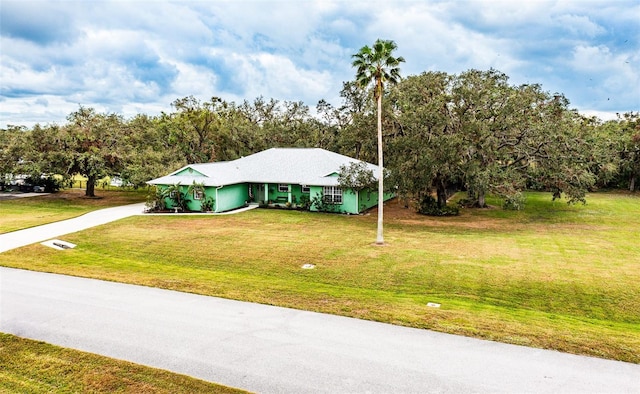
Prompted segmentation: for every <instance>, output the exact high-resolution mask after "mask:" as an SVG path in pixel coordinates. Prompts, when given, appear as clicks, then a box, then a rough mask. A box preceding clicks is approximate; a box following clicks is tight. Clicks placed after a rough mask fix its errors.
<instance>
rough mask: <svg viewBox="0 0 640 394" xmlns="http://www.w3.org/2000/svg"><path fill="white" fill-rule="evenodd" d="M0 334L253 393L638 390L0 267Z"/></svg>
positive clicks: (549, 367)
mask: <svg viewBox="0 0 640 394" xmlns="http://www.w3.org/2000/svg"><path fill="white" fill-rule="evenodd" d="M0 331H2V332H6V333H11V334H15V335H18V336H21V337H25V338H33V339H38V340H42V341H46V342H49V343H53V344H56V345H61V346H65V347H69V348H75V349H80V350H85V351H89V352H93V353H98V354H102V355H106V356H110V357H114V358H118V359H124V360H129V361H133V362H136V363H140V364H145V365H149V366H154V367H158V368H163V369H167V370H171V371H176V372H179V373H184V374H187V375H191V376H195V377H198V378H201V379H205V380H209V381H213V382H218V383H221V384H225V385H229V386H233V387H239V388H243V389H247V390H251V391H256V392H263V393H305V392H332V393H346V392H349V393H355V392H358V393H361V392H372V393H378V392H379V393H391V392H393V393H400V392H420V393H428V392H439V393H466V392H469V393H475V392H481V393H486V392H492V393H493V392H496V393H497V392H511V393H515V392H517V393H522V392H532V393H534V392H535V393H640V365H636V364H630V363H622V362H616V361H608V360H602V359H597V358H590V357H582V356H575V355H569V354H564V353H559V352H555V351H548V350H540V349H532V348H526V347H521V346H513V345H506V344H501V343H496V342H490V341H483V340H477V339H471V338H465V337H459V336H454V335H447V334H441V333H436V332H431V331H427V330H418V329H412V328H406V327H399V326H393V325H388V324H382V323H375V322H369V321H363V320H357V319H350V318H345V317H339V316H332V315H324V314H319V313H312V312H305V311H298V310H292V309H286V308H278V307H272V306H265V305H258V304H251V303H244V302H238V301H231V300H225V299H219V298H213V297H204V296H198V295H193V294H186V293H179V292H173V291H167V290H160V289H155V288H148V287H141V286H132V285H125V284H120V283H113V282H104V281H98V280H91V279H82V278H76V277H69V276H63V275H54V274H46V273H39V272H29V271H23V270H16V269H9V268H0Z"/></svg>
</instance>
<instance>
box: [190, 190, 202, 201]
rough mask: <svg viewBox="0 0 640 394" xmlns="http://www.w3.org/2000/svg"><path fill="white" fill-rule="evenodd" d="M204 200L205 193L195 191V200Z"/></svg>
mask: <svg viewBox="0 0 640 394" xmlns="http://www.w3.org/2000/svg"><path fill="white" fill-rule="evenodd" d="M203 198H204V191H202V190H194V191H193V199H194V200H202V199H203Z"/></svg>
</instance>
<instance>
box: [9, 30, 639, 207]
mask: <svg viewBox="0 0 640 394" xmlns="http://www.w3.org/2000/svg"><path fill="white" fill-rule="evenodd" d="M376 48H377V49H376ZM395 49H396V48H395V46H394V45H389V43H388V42H376V43H375V44H374V46H373V47H372V48H369V47H364V48H362V50H361V52H359V53H358V54H356V55H354V62H353V64H354V66H356V68H357V71H362V74H363V75H360V73H359V72H358V73H357V75H356V78H355V80H354V81H347V82H344V84H343V87H342V91H341V92H340V97H341V100H342V101H341V102H340V103H338V104H337V105H334V104H332V103H328V102H327V101H325V100H321V101H320V102H318V103H317V105H316V107H315V111H314V110H312V109H310V108H309V107H308V106H306V105H305V104H304V103H301V102H295V101H278V100H276V99H266V98H264V97H257V98H255V99H254V100H252V101H249V100H245V101H243V102H242V103H235V102H228V101H225V100H223V99H220V98H216V97H213V98H211V99H210V100H208V101H202V100H200V99H197V98H194V97H192V96H189V97H184V98H181V99H177V100H175V101H174V102H173V111H171V112H168V113H161V114H160V115H158V116H151V115H147V114H139V115H137V116H135V117H133V118H131V119H125V118H123V117H122V116H121V115H118V114H114V113H100V112H98V111H96V110H95V109H93V108H89V107H84V106H80V107H79V108H78V109H77V110H76V111H74V112H72V113H71V114H69V116H68V118H67V121H66V122H65V123H63V124H48V125H40V124H36V125H35V126H33V127H30V128H27V127H22V126H8V127H7V128H5V129H1V130H0V187H1V186H2V185H3V184H5V183H7V182H9V181H10V180H11V177H12V174H20V175H25V176H31V177H32V178H33V179H43V178H46V177H49V176H52V175H53V174H56V175H57V176H62V177H63V178H64V179H69V178H70V177H72V176H73V175H83V176H85V177H86V178H87V190H86V195H88V196H93V195H95V186H96V182H97V181H98V180H99V179H101V178H102V177H104V176H119V177H121V178H122V179H123V181H124V182H126V183H131V184H133V185H134V186H142V185H145V182H146V181H148V180H150V179H152V178H156V177H159V176H161V175H165V174H166V173H168V172H170V171H172V170H175V169H177V168H179V167H181V166H183V165H185V164H187V163H197V162H208V161H221V160H233V159H236V158H239V157H242V156H246V155H249V154H252V153H255V152H258V151H261V150H264V149H267V148H270V147H320V148H323V149H328V150H331V151H335V152H338V153H341V154H345V155H348V156H351V157H354V158H357V159H360V160H364V161H367V162H375V161H376V157H378V155H379V157H380V158H382V156H383V155H384V157H386V158H387V160H386V166H385V168H386V169H387V170H388V173H389V177H388V178H387V177H385V179H388V180H387V181H386V182H387V186H388V187H390V188H393V190H395V191H397V192H398V193H399V194H400V195H401V196H402V197H403V198H404V199H405V200H406V201H407V203H409V202H410V201H414V202H416V206H419V205H420V204H419V203H420V202H422V201H423V200H425V199H426V198H427V197H432V196H433V197H435V198H436V202H437V205H438V206H439V207H440V208H443V207H445V206H446V204H447V199H448V197H449V196H450V195H451V193H452V191H456V190H465V191H466V192H467V193H468V196H469V197H468V203H469V205H475V206H485V205H486V201H485V196H486V195H487V194H493V195H498V196H501V197H502V198H503V199H504V201H505V203H506V204H507V205H508V206H510V207H515V208H518V207H520V206H521V201H519V198H520V196H521V192H522V191H523V190H525V189H536V190H545V191H548V192H549V193H550V197H551V198H558V197H565V198H566V200H567V201H568V202H579V201H584V200H585V193H586V192H588V191H589V190H594V189H596V188H626V189H628V190H631V191H635V190H638V189H639V188H640V186H639V185H640V120H639V119H640V113H638V112H631V113H626V114H621V115H619V116H618V118H617V119H615V120H611V121H607V122H602V121H600V120H599V119H597V118H593V117H592V118H588V117H584V116H582V115H580V114H579V113H578V112H577V111H575V110H573V109H571V108H570V104H569V101H568V99H567V98H566V97H564V95H562V94H561V93H553V94H552V93H550V92H546V91H544V90H543V88H542V86H540V85H537V84H525V85H513V84H511V83H510V82H509V78H508V76H507V75H505V74H504V73H501V72H499V71H498V70H493V69H490V70H485V71H481V70H468V71H465V72H462V73H460V74H448V73H444V72H424V73H421V74H419V75H410V76H407V77H406V78H404V79H400V78H399V69H398V64H399V63H400V62H401V61H402V60H403V59H402V58H395V57H393V56H392V54H391V52H393V50H395ZM389 50H390V51H389ZM379 52H380V53H379ZM381 59H386V60H381ZM376 62H378V63H376ZM365 63H366V64H369V66H365ZM378 66H380V69H379V68H378ZM361 67H362V69H361ZM365 74H366V75H365ZM376 76H380V77H381V80H382V81H383V83H382V84H378V83H377V82H376V81H375V78H376ZM367 80H368V81H369V82H370V83H368V84H367V83H365V81H367ZM392 82H397V84H395V85H394V84H393V83H392ZM372 97H373V98H376V99H377V100H375V101H374V100H371V98H372ZM383 97H384V101H383V100H382V99H383ZM376 123H377V124H378V135H377V136H376V134H375V133H374V132H373V130H375V128H376ZM383 137H384V143H383V142H382V141H381V139H382V138H383ZM379 150H381V151H382V152H379ZM293 165H295V164H293ZM345 170H348V169H345ZM353 170H354V171H355V170H356V169H353ZM356 172H357V171H356ZM356 172H354V174H355V173H356ZM353 179H355V178H353ZM379 187H380V185H379Z"/></svg>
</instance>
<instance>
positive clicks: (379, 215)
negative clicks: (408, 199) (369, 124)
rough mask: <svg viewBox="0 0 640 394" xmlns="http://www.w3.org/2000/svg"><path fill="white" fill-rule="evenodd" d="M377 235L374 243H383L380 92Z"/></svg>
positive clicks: (379, 109) (379, 100)
mask: <svg viewBox="0 0 640 394" xmlns="http://www.w3.org/2000/svg"><path fill="white" fill-rule="evenodd" d="M378 166H379V170H380V172H379V174H378V236H377V237H376V245H384V238H383V236H382V223H383V216H384V214H383V206H384V166H383V160H382V92H380V94H379V95H378Z"/></svg>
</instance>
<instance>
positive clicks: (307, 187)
mask: <svg viewBox="0 0 640 394" xmlns="http://www.w3.org/2000/svg"><path fill="white" fill-rule="evenodd" d="M301 188H302V192H303V193H311V188H310V187H309V186H307V185H302V187H301Z"/></svg>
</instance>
